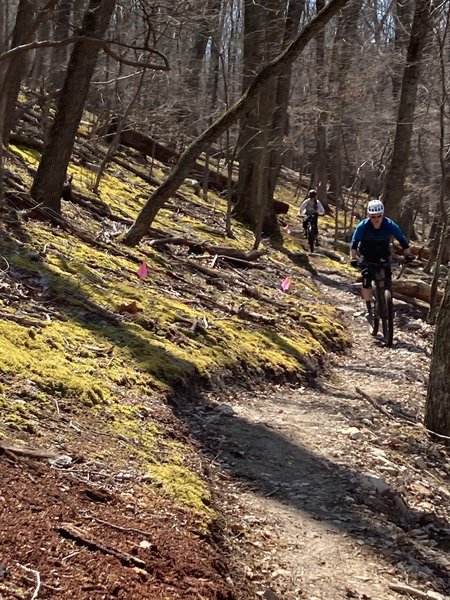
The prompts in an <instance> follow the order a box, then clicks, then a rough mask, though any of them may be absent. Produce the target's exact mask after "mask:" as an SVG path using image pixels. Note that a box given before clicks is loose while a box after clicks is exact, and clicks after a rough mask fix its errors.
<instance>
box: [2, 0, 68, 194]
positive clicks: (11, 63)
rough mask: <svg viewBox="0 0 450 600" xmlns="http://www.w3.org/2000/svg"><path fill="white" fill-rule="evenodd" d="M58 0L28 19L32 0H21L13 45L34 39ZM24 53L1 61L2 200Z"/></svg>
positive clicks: (12, 46) (49, 2) (54, 0)
mask: <svg viewBox="0 0 450 600" xmlns="http://www.w3.org/2000/svg"><path fill="white" fill-rule="evenodd" d="M57 3H58V0H48V2H47V3H46V4H45V6H44V8H43V9H42V10H41V11H40V12H39V13H38V14H37V16H36V18H35V19H34V21H32V22H31V24H30V23H29V18H30V16H34V11H33V6H32V5H33V4H35V3H33V2H30V1H29V0H20V3H19V7H18V10H17V17H16V25H15V27H14V32H13V39H12V43H11V49H12V48H15V47H16V46H18V45H20V44H21V43H26V42H29V41H30V40H32V39H33V37H34V35H35V33H36V31H37V28H38V27H39V24H40V23H41V21H42V20H43V19H45V18H46V17H47V16H48V13H50V11H51V10H53V8H54V7H55V6H56V4H57ZM25 64H26V61H25V54H24V53H18V54H15V55H14V56H13V57H9V58H8V59H7V60H5V61H4V62H3V63H2V64H0V90H1V92H0V203H1V202H3V196H4V190H3V179H2V178H3V147H4V146H6V145H7V143H8V139H9V135H10V132H11V127H12V125H13V122H14V113H15V109H16V103H17V97H18V95H19V91H20V84H21V81H22V77H23V73H24V68H25Z"/></svg>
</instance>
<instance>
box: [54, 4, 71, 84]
mask: <svg viewBox="0 0 450 600" xmlns="http://www.w3.org/2000/svg"><path fill="white" fill-rule="evenodd" d="M71 7H72V1H71V0H61V2H60V5H59V8H58V11H57V13H56V18H55V35H54V38H55V40H62V39H64V38H67V37H69V36H70V30H69V27H70V15H71ZM67 58H68V49H67V47H66V46H62V47H61V48H53V50H52V55H51V72H50V85H51V86H52V87H53V88H55V89H58V90H59V89H60V88H61V87H62V85H63V83H64V74H65V72H66V68H67Z"/></svg>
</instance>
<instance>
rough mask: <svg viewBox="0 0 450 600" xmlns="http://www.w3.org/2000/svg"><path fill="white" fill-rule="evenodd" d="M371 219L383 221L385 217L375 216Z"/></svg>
mask: <svg viewBox="0 0 450 600" xmlns="http://www.w3.org/2000/svg"><path fill="white" fill-rule="evenodd" d="M370 218H371V219H374V220H377V221H378V219H382V218H383V215H375V216H373V217H370Z"/></svg>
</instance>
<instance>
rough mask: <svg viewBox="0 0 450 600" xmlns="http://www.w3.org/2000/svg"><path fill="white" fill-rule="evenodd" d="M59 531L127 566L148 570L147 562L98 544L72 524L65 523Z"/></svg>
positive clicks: (88, 534) (89, 535) (85, 532)
mask: <svg viewBox="0 0 450 600" xmlns="http://www.w3.org/2000/svg"><path fill="white" fill-rule="evenodd" d="M58 531H59V533H60V534H61V535H62V536H64V537H66V538H69V539H72V540H74V541H75V542H78V543H79V544H84V545H85V546H87V547H88V548H90V549H92V550H100V551H101V552H103V553H104V554H110V555H111V556H115V557H116V558H118V559H119V560H120V561H121V562H122V563H123V564H125V565H129V566H133V567H139V568H140V569H146V568H147V565H146V564H145V562H144V561H143V560H141V559H140V558H137V557H136V556H133V555H132V554H128V553H127V552H122V551H121V550H117V549H116V548H112V547H110V546H104V545H103V544H101V543H100V542H98V541H97V540H96V539H95V538H94V536H93V535H91V534H90V533H89V532H87V531H83V529H81V528H80V527H77V526H76V525H72V524H71V523H63V524H62V525H61V526H60V527H58Z"/></svg>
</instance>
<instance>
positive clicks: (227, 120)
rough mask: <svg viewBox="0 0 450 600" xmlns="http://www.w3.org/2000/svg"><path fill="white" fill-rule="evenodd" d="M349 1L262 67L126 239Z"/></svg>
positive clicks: (138, 232) (131, 237)
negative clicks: (197, 160) (273, 79)
mask: <svg viewBox="0 0 450 600" xmlns="http://www.w3.org/2000/svg"><path fill="white" fill-rule="evenodd" d="M347 2H348V0H330V2H329V3H328V4H327V6H326V7H325V8H324V10H323V11H321V12H320V13H319V14H318V15H317V16H316V17H315V18H314V19H312V20H311V21H310V23H309V24H308V25H306V27H304V29H303V30H302V31H301V32H300V33H299V34H298V35H297V37H296V38H295V39H294V40H293V41H292V42H291V44H289V46H288V47H287V48H286V49H285V50H284V51H283V52H281V54H280V55H279V56H278V57H277V58H276V59H275V60H273V61H272V62H271V63H269V64H268V65H266V66H265V67H263V68H262V69H261V71H260V72H259V73H258V74H257V76H256V77H255V78H254V79H253V81H252V82H251V84H250V86H249V88H248V89H247V91H246V92H245V93H244V94H243V96H241V98H240V99H239V100H238V101H237V102H236V103H235V104H234V105H233V106H231V107H230V108H229V109H228V110H227V111H226V112H225V113H224V114H223V115H222V116H221V117H220V118H219V119H217V120H216V121H215V122H214V123H213V124H212V125H211V127H209V128H208V129H207V130H206V131H205V132H203V133H202V134H201V135H200V136H199V137H197V138H196V139H195V140H194V141H193V142H192V143H191V144H190V145H189V146H188V147H187V148H186V150H185V151H184V152H183V154H182V155H181V157H180V160H179V161H178V163H177V165H176V166H175V168H174V169H173V171H172V172H171V174H170V175H169V177H168V178H167V179H166V181H164V182H163V183H162V184H161V185H160V186H159V187H158V188H157V189H156V190H155V191H154V192H153V194H152V195H151V196H150V197H149V199H148V200H147V202H146V203H145V205H144V208H143V209H142V211H141V212H140V213H139V215H138V217H137V219H136V221H135V222H134V223H133V225H132V226H131V227H130V229H129V230H128V232H127V233H126V234H125V236H124V238H123V241H124V242H125V243H126V244H129V245H135V244H137V243H139V241H140V240H141V239H142V237H143V236H144V235H145V234H146V233H147V231H148V228H149V227H150V226H151V224H152V222H153V220H154V218H155V216H156V215H157V213H158V211H159V210H160V208H161V207H162V206H163V205H164V204H165V202H166V201H167V200H168V199H169V198H170V196H171V195H172V194H173V193H174V192H175V191H176V190H177V189H178V187H179V186H180V185H181V183H182V182H183V180H184V178H185V177H186V176H187V175H188V173H189V170H190V169H191V167H192V165H193V163H194V162H195V161H196V159H197V157H198V156H199V155H200V154H201V153H202V152H203V151H204V150H206V148H207V147H208V145H209V144H210V143H211V142H212V141H213V140H215V139H216V138H217V137H219V136H220V135H222V134H223V133H224V132H225V131H227V129H228V128H229V127H231V125H233V124H234V123H236V121H237V120H239V119H240V118H242V117H243V116H244V115H245V114H246V113H247V112H248V110H249V109H251V108H252V106H253V102H254V98H255V96H256V95H257V94H259V93H260V92H261V90H262V89H264V87H265V85H266V84H267V82H268V81H270V80H271V79H272V78H273V77H276V76H278V75H279V74H280V73H282V72H283V71H284V70H285V69H286V68H287V67H288V66H289V65H291V64H292V63H293V61H294V60H295V59H296V58H297V56H298V55H299V54H300V52H301V51H302V50H303V49H304V47H305V46H306V44H307V43H308V42H309V41H310V40H311V39H312V38H313V37H314V36H315V35H316V33H317V32H318V31H320V30H321V29H322V27H325V25H326V24H327V23H328V21H329V20H330V19H331V18H332V17H334V15H335V14H336V13H337V12H338V11H339V10H341V8H343V7H344V6H345V5H346V3H347Z"/></svg>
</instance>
